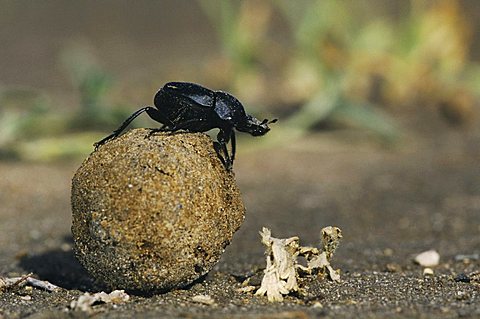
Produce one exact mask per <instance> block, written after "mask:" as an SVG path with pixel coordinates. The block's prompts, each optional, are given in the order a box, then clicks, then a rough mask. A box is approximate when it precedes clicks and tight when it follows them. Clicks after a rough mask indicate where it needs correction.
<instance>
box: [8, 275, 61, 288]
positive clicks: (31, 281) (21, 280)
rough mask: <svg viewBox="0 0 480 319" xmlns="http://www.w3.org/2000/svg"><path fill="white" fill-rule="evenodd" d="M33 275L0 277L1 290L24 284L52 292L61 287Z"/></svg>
mask: <svg viewBox="0 0 480 319" xmlns="http://www.w3.org/2000/svg"><path fill="white" fill-rule="evenodd" d="M32 275H33V274H32V273H30V274H28V275H24V276H21V277H11V278H6V277H0V290H7V289H12V288H14V287H20V286H23V285H30V286H32V287H36V288H41V289H44V290H47V291H50V292H54V291H56V290H58V289H60V287H58V286H55V285H54V284H52V283H49V282H48V281H44V280H39V279H35V278H33V277H31V276H32Z"/></svg>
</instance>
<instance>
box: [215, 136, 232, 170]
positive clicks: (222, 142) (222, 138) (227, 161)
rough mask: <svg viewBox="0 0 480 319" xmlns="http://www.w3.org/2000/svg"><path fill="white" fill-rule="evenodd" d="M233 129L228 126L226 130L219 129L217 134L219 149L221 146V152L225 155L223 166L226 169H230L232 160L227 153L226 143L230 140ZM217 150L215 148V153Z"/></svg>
mask: <svg viewBox="0 0 480 319" xmlns="http://www.w3.org/2000/svg"><path fill="white" fill-rule="evenodd" d="M232 132H233V130H232V129H231V128H228V129H227V130H224V129H220V132H218V134H217V141H218V144H219V149H220V148H221V151H222V153H223V154H224V155H225V158H224V160H225V167H226V169H227V170H231V169H232V166H233V160H232V158H231V157H230V154H228V149H227V143H228V142H229V140H230V137H231V135H232ZM218 153H219V151H218V150H217V154H218Z"/></svg>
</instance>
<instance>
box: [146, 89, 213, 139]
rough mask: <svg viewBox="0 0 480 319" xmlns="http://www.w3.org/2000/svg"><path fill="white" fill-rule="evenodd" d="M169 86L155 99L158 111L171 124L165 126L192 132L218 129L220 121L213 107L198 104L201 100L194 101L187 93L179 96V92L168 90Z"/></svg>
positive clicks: (161, 90) (205, 99)
mask: <svg viewBox="0 0 480 319" xmlns="http://www.w3.org/2000/svg"><path fill="white" fill-rule="evenodd" d="M167 85H168V84H167ZM167 85H165V87H164V88H162V89H160V90H159V91H158V92H157V94H156V95H155V99H154V104H155V106H156V107H157V109H158V111H159V112H160V113H161V114H162V116H163V117H164V118H166V119H167V120H168V121H169V122H170V123H163V124H165V125H167V127H169V128H171V129H173V130H177V129H183V130H188V131H191V132H205V131H208V130H211V129H212V128H215V127H218V122H219V119H218V116H217V115H216V113H215V112H214V109H213V107H212V106H209V105H204V104H200V103H197V102H199V101H200V100H199V98H196V99H193V98H192V96H188V95H186V94H185V92H182V94H179V92H178V91H177V90H172V89H171V88H167ZM193 97H195V96H193ZM203 101H204V102H205V101H207V102H208V99H207V98H204V99H203ZM213 101H214V100H213V98H212V103H214V102H213Z"/></svg>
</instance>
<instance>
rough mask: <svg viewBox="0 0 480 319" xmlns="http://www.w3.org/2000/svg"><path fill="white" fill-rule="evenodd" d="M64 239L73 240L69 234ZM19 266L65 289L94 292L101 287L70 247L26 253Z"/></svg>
mask: <svg viewBox="0 0 480 319" xmlns="http://www.w3.org/2000/svg"><path fill="white" fill-rule="evenodd" d="M64 240H65V242H67V243H71V242H73V241H72V238H71V237H70V236H67V237H65V239H64ZM19 266H20V267H21V268H23V269H24V270H25V271H26V272H28V273H33V274H34V276H37V277H38V278H39V279H41V280H46V281H49V282H51V283H52V284H54V285H57V286H59V287H62V288H65V289H69V290H70V289H75V290H80V291H85V292H94V291H99V289H102V288H103V287H100V285H99V284H97V283H96V282H95V280H94V279H93V278H92V277H90V275H89V274H88V273H87V271H86V270H85V269H84V268H83V266H82V265H81V264H80V263H79V262H78V260H77V259H76V258H75V255H74V254H73V251H72V250H71V249H69V250H62V249H61V248H59V249H54V250H49V251H46V252H44V253H41V254H36V255H28V256H25V257H22V258H21V259H20V264H19Z"/></svg>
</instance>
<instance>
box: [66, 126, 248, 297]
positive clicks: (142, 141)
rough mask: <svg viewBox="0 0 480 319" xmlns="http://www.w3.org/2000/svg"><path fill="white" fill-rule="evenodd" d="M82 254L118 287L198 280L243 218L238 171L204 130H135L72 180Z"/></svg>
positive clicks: (143, 288)
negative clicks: (220, 155)
mask: <svg viewBox="0 0 480 319" xmlns="http://www.w3.org/2000/svg"><path fill="white" fill-rule="evenodd" d="M71 203H72V234H73V239H74V243H75V244H74V252H75V255H76V257H77V259H78V260H79V261H80V262H81V264H83V266H84V267H85V268H86V269H87V270H88V271H89V273H90V274H91V275H92V276H93V277H95V278H96V279H98V280H99V281H101V282H103V283H104V284H106V285H108V286H109V287H111V288H112V289H125V290H128V291H139V292H146V293H152V292H163V291H168V290H170V289H173V288H181V287H184V286H186V285H188V284H190V283H192V282H194V281H195V280H197V279H199V278H200V277H202V276H203V275H205V274H206V273H207V272H209V271H210V270H211V269H212V267H213V266H214V265H215V264H216V263H217V262H218V260H219V259H220V257H221V255H222V253H223V251H224V249H225V247H226V246H227V245H228V244H229V243H230V241H231V240H232V237H233V235H234V233H235V232H236V231H237V230H238V228H239V227H240V225H241V224H242V222H243V219H244V214H245V208H244V205H243V202H242V200H241V196H240V192H239V190H238V187H237V186H236V183H235V178H234V174H233V172H229V171H227V170H226V169H225V167H224V166H223V164H222V162H221V161H220V160H219V158H218V155H217V154H216V152H215V150H214V148H213V145H212V140H211V139H210V138H209V137H208V136H207V135H205V134H203V133H184V132H178V133H177V132H176V133H171V132H155V133H153V134H152V131H151V130H148V129H135V130H131V131H129V132H127V133H126V134H124V135H122V136H120V137H118V138H116V139H113V140H111V141H109V142H108V143H106V144H104V145H102V146H100V147H99V148H98V150H96V151H94V152H93V153H92V154H90V156H89V157H88V158H87V159H86V160H85V161H84V162H83V163H82V165H81V166H80V168H79V169H78V170H77V172H76V173H75V175H74V177H73V180H72V193H71Z"/></svg>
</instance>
